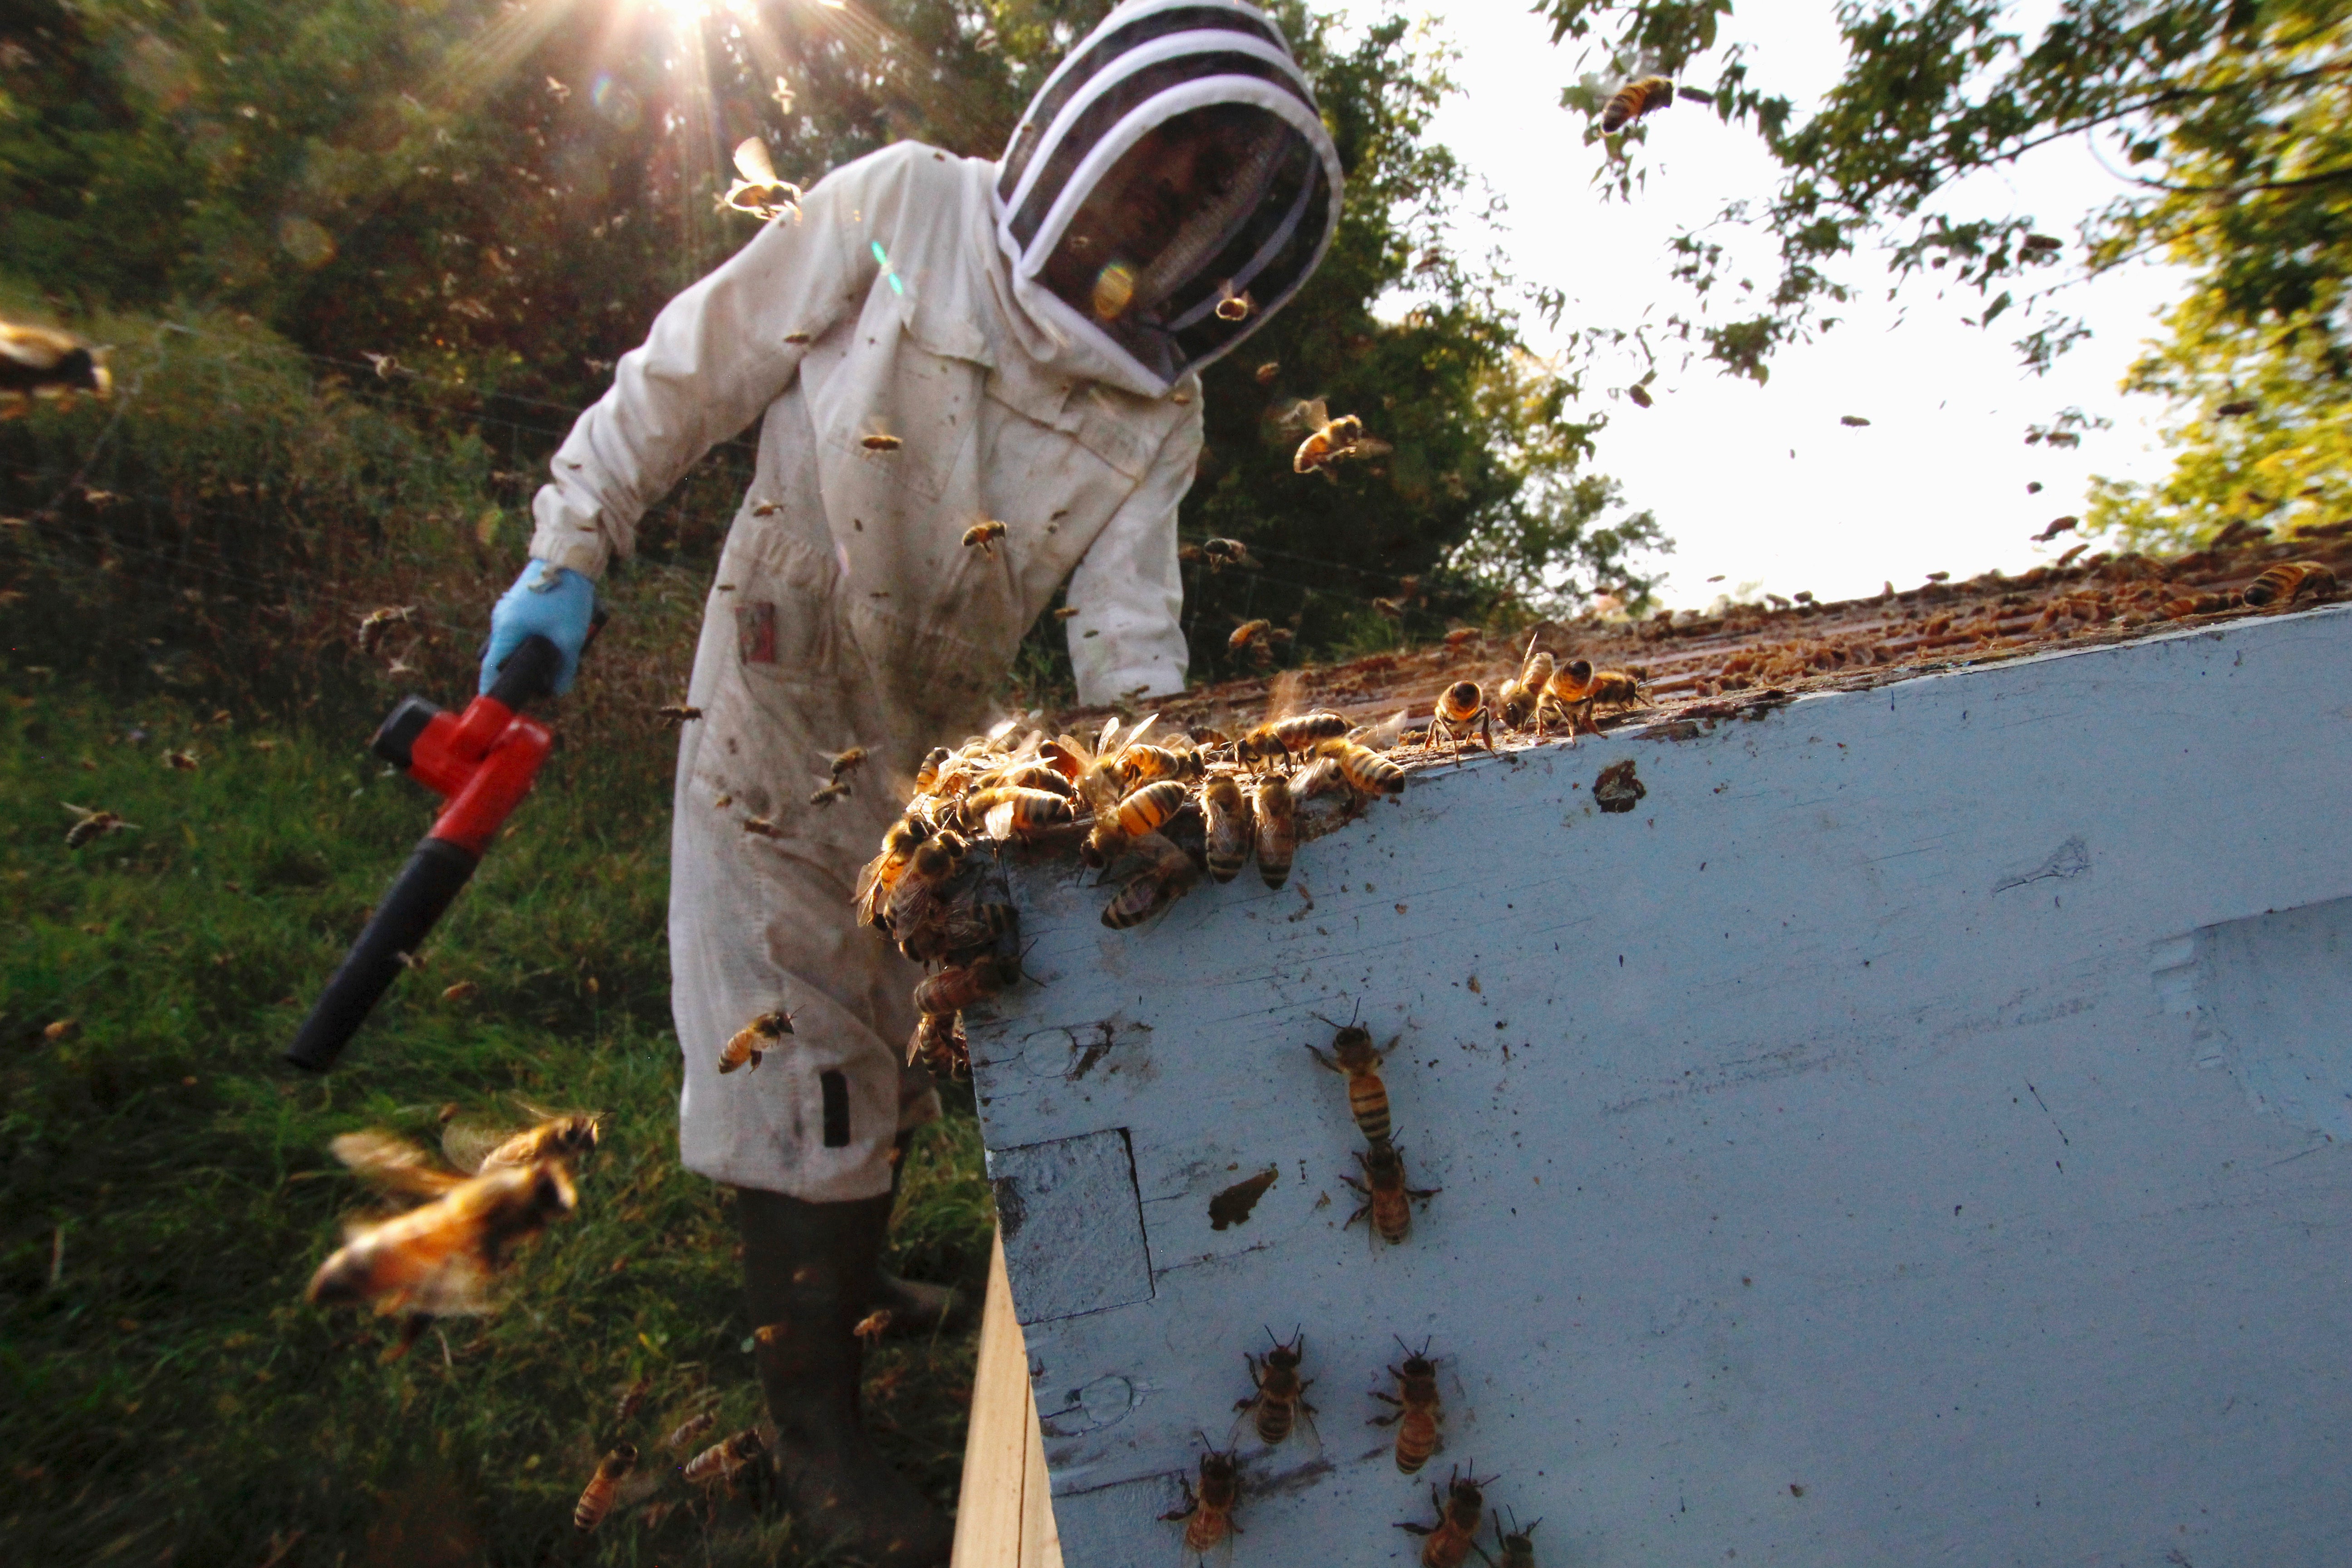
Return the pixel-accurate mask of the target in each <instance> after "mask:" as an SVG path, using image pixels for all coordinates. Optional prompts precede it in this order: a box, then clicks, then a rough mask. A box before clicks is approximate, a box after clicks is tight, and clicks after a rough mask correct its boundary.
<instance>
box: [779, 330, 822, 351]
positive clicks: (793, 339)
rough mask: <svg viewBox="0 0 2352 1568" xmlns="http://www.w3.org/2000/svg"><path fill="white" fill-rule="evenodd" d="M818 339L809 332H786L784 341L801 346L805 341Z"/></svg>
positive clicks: (795, 346) (794, 345)
mask: <svg viewBox="0 0 2352 1568" xmlns="http://www.w3.org/2000/svg"><path fill="white" fill-rule="evenodd" d="M815 341H816V340H815V339H814V337H812V336H811V335H810V334H808V333H807V332H786V333H785V334H784V342H788V343H790V344H792V345H793V347H794V348H798V347H800V345H802V344H803V343H809V342H815Z"/></svg>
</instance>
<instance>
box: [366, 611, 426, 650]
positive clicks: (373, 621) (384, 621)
mask: <svg viewBox="0 0 2352 1568" xmlns="http://www.w3.org/2000/svg"><path fill="white" fill-rule="evenodd" d="M415 614H416V606H415V605H385V606H383V608H382V609H378V610H370V611H369V612H368V613H367V614H366V615H365V616H362V618H361V621H360V630H359V644H360V651H361V652H362V653H363V654H366V655H367V656H368V657H369V658H374V657H375V651H376V649H377V648H378V647H381V646H382V645H383V637H384V634H385V633H386V632H388V631H390V630H391V629H392V628H393V627H394V626H406V625H407V624H408V622H409V620H410V619H411V618H412V617H413V616H415Z"/></svg>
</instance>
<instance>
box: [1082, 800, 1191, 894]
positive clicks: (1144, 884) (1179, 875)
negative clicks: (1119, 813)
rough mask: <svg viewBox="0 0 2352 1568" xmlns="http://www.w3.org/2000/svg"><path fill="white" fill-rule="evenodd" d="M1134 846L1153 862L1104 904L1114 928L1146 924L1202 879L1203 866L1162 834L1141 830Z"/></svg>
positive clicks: (1134, 841)
mask: <svg viewBox="0 0 2352 1568" xmlns="http://www.w3.org/2000/svg"><path fill="white" fill-rule="evenodd" d="M1148 787H1150V788H1152V789H1158V788H1160V785H1158V784H1152V785H1150V786H1148ZM1177 787H1178V788H1179V789H1180V790H1181V788H1182V786H1181V785H1179V786H1177ZM1131 847H1133V848H1135V849H1136V850H1139V851H1140V852H1143V853H1146V854H1149V855H1150V856H1151V864H1150V866H1148V867H1146V868H1144V869H1143V870H1141V871H1139V872H1138V873H1136V875H1135V876H1134V877H1132V878H1130V879H1129V880H1128V881H1127V883H1126V884H1125V885H1124V886H1122V887H1121V888H1120V889H1119V890H1118V892H1117V893H1116V894H1114V895H1113V896H1112V898H1111V900H1110V902H1109V903H1108V904H1106V905H1104V906H1103V912H1102V923H1103V924H1105V925H1107V926H1108V927H1110V929H1111V930H1113V931H1125V930H1127V929H1128V928H1129V927H1130V926H1137V925H1140V924H1142V923H1143V922H1144V921H1147V920H1150V918H1151V917H1152V916H1153V915H1155V914H1158V913H1159V912H1160V910H1164V909H1166V908H1167V907H1168V906H1169V905H1171V904H1172V903H1174V902H1175V901H1176V900H1179V899H1181V898H1182V897H1183V896H1184V895H1185V894H1186V893H1189V892H1191V891H1192V884H1193V883H1194V882H1196V881H1198V880H1199V879H1200V875H1201V873H1200V869H1199V868H1197V867H1195V866H1194V865H1193V864H1192V857H1191V856H1190V855H1187V854H1185V853H1184V851H1183V850H1181V849H1180V848H1178V847H1176V845H1175V844H1173V843H1172V842H1171V841H1170V840H1169V839H1168V838H1167V837H1165V836H1164V835H1162V834H1160V833H1157V832H1150V833H1143V834H1139V835H1137V836H1136V837H1135V838H1134V840H1133V842H1132V846H1131Z"/></svg>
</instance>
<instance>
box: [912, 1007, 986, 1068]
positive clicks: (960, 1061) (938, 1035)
mask: <svg viewBox="0 0 2352 1568" xmlns="http://www.w3.org/2000/svg"><path fill="white" fill-rule="evenodd" d="M918 1061H920V1062H921V1063H922V1064H923V1066H924V1067H925V1068H929V1071H930V1074H931V1076H932V1077H933V1078H944V1079H954V1080H956V1081H958V1082H961V1081H962V1080H964V1079H969V1078H970V1077H971V1046H970V1045H969V1044H968V1043H967V1042H966V1041H965V1039H964V1036H963V1018H962V1016H961V1014H956V1013H926V1014H924V1015H923V1016H921V1017H919V1018H918V1019H917V1020H916V1021H915V1033H914V1035H913V1036H912V1037H910V1038H909V1039H908V1042H907V1064H908V1066H909V1067H912V1066H913V1065H914V1064H915V1063H916V1062H918Z"/></svg>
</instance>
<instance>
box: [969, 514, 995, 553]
mask: <svg viewBox="0 0 2352 1568" xmlns="http://www.w3.org/2000/svg"><path fill="white" fill-rule="evenodd" d="M1003 537H1004V525H1003V523H1001V522H997V521H993V520H991V521H986V522H975V523H973V524H972V525H971V527H970V528H967V529H965V530H964V531H963V544H964V548H965V549H967V550H973V549H977V550H978V551H979V552H981V553H982V555H994V554H995V553H996V542H997V541H998V540H1000V539H1002V538H1003Z"/></svg>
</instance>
